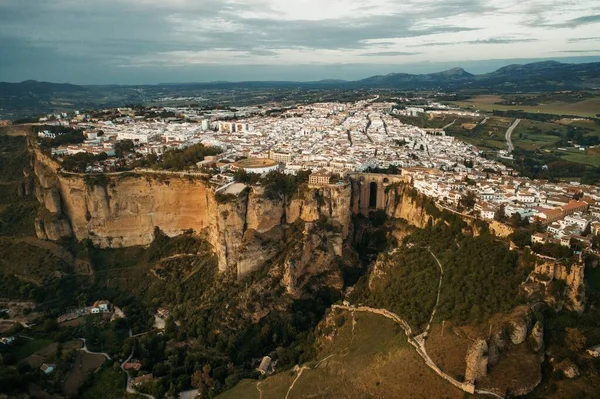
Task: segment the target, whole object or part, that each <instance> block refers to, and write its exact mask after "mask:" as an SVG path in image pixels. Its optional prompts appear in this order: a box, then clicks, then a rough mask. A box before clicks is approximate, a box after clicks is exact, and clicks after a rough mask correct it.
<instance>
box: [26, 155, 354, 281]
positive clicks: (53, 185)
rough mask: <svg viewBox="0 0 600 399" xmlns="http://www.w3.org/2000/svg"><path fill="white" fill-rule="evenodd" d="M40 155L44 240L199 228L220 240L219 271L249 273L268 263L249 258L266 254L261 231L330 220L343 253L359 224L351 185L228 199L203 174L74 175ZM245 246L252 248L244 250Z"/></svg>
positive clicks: (216, 243)
mask: <svg viewBox="0 0 600 399" xmlns="http://www.w3.org/2000/svg"><path fill="white" fill-rule="evenodd" d="M32 153H33V167H34V171H35V176H36V187H35V192H36V196H37V198H38V200H39V201H40V203H42V204H43V205H44V208H45V212H42V214H41V215H40V217H38V219H37V220H36V231H37V234H38V236H39V237H40V238H43V239H50V240H58V239H60V238H62V237H69V236H74V237H75V238H76V239H77V240H87V239H89V240H91V241H92V242H93V243H94V244H95V245H97V246H99V247H103V248H106V247H112V248H115V247H129V246H135V245H147V244H149V243H150V242H151V241H152V240H153V231H154V229H155V227H158V228H160V229H161V230H162V231H163V232H165V233H166V234H167V235H169V236H175V235H178V234H181V233H183V232H184V231H186V230H194V231H195V232H196V233H197V234H199V235H202V236H204V237H205V238H206V239H207V240H208V241H209V242H210V244H211V245H212V246H213V248H214V251H215V253H216V255H217V257H218V263H219V270H221V271H226V270H233V271H234V272H237V273H238V275H240V276H241V275H244V274H246V273H248V272H250V271H252V270H254V269H255V268H257V267H258V266H260V263H261V262H260V261H261V258H260V257H259V258H255V259H249V258H248V253H255V254H257V253H260V252H261V251H260V248H256V247H255V245H256V243H257V242H256V240H255V239H254V238H255V234H256V233H267V232H270V231H271V230H273V229H276V228H278V227H281V226H285V225H289V224H292V223H294V222H295V221H297V220H301V221H304V222H316V221H318V220H320V219H321V218H323V219H327V220H328V223H330V224H331V225H332V226H334V227H335V229H336V232H337V235H336V237H337V238H336V239H334V240H333V242H337V244H336V245H334V249H335V251H336V253H337V255H341V242H343V241H344V239H345V238H346V237H347V236H348V234H349V228H350V227H351V226H352V223H351V219H352V215H351V205H350V201H351V197H352V195H351V188H350V187H349V186H331V187H324V188H318V189H317V188H313V189H305V190H304V191H300V192H298V193H297V195H295V196H294V197H293V198H291V199H289V200H288V199H284V198H277V199H270V198H267V196H265V194H264V192H263V190H262V189H261V188H260V187H253V188H250V189H248V190H246V191H244V192H243V193H242V194H240V195H239V196H237V197H235V198H228V199H227V200H226V201H225V202H220V201H218V199H217V196H215V193H214V189H213V187H211V186H210V184H209V183H207V182H206V181H205V180H204V179H202V178H201V177H199V176H191V175H185V174H166V173H156V174H153V173H143V174H142V173H131V172H126V173H120V174H119V173H115V174H107V175H99V176H92V175H89V176H82V175H77V174H67V173H63V172H59V170H60V165H59V164H58V163H57V162H56V161H54V160H53V159H51V158H49V157H48V156H46V155H45V154H43V153H42V152H41V151H39V150H38V149H37V148H34V149H33V150H32ZM274 234H276V233H274ZM242 248H244V249H246V250H247V251H248V253H246V254H242V252H243V251H242ZM267 258H268V256H267ZM263 260H264V259H263Z"/></svg>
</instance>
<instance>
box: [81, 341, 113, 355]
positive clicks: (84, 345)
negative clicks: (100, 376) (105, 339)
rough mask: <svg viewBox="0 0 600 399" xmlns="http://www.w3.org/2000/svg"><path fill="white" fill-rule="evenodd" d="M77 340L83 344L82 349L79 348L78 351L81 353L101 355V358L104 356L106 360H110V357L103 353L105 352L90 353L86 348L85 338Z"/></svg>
mask: <svg viewBox="0 0 600 399" xmlns="http://www.w3.org/2000/svg"><path fill="white" fill-rule="evenodd" d="M79 340H80V341H81V342H83V348H80V349H79V350H80V351H83V352H85V353H89V354H90V355H102V356H104V357H105V358H106V360H112V359H111V358H110V355H109V354H108V353H105V352H92V351H90V350H89V349H88V347H87V342H86V340H85V338H79Z"/></svg>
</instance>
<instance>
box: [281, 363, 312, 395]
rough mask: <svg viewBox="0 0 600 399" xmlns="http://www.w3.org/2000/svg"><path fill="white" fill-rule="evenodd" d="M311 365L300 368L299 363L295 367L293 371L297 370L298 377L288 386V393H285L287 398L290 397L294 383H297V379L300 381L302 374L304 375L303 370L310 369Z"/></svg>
mask: <svg viewBox="0 0 600 399" xmlns="http://www.w3.org/2000/svg"><path fill="white" fill-rule="evenodd" d="M308 369H309V367H308V366H302V367H301V368H299V367H298V366H297V365H296V366H295V367H294V369H293V371H297V372H298V375H297V376H296V379H295V380H294V381H293V382H292V385H290V387H289V388H288V391H287V394H286V395H285V399H288V396H290V392H292V388H294V384H296V381H298V380H299V379H300V376H301V375H302V372H303V371H304V370H308Z"/></svg>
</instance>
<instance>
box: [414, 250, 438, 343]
mask: <svg viewBox="0 0 600 399" xmlns="http://www.w3.org/2000/svg"><path fill="white" fill-rule="evenodd" d="M427 250H428V251H429V253H430V254H431V256H433V258H434V259H435V261H436V262H437V264H438V267H439V268H440V282H439V284H438V292H437V298H436V300H435V305H434V306H433V311H432V312H431V317H430V318H429V322H428V323H427V327H425V331H424V332H423V334H421V335H420V336H419V337H420V339H422V340H423V341H425V340H426V339H427V336H428V335H429V330H430V329H431V323H433V318H434V316H435V312H437V308H438V305H439V304H440V294H441V293H442V280H443V279H444V267H443V266H442V263H441V262H440V260H439V259H438V257H437V256H435V254H434V253H433V252H431V248H429V247H428V248H427ZM419 337H417V339H419ZM423 345H425V344H424V343H423Z"/></svg>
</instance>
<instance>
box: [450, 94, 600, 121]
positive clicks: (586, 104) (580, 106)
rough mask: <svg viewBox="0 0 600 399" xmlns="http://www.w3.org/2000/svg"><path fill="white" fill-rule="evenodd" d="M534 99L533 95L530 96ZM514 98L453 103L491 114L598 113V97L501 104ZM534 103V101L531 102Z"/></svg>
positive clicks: (490, 97)
mask: <svg viewBox="0 0 600 399" xmlns="http://www.w3.org/2000/svg"><path fill="white" fill-rule="evenodd" d="M531 96H532V98H535V96H534V95H531ZM513 98H514V96H504V97H501V96H499V95H480V96H475V97H472V98H470V99H468V100H465V101H457V102H454V104H455V105H457V106H459V107H461V108H465V109H470V110H479V111H486V112H491V111H494V110H498V111H511V110H523V111H526V112H534V113H538V112H539V113H546V114H556V115H573V116H580V117H594V116H596V115H597V114H598V113H600V97H598V96H593V97H591V98H584V99H582V100H581V101H575V100H572V101H564V100H563V101H560V100H559V99H558V98H557V99H556V100H554V99H553V98H551V97H550V98H548V96H544V98H543V100H546V101H548V102H545V103H539V104H538V105H525V104H522V103H518V102H516V103H515V105H505V104H501V103H502V102H507V103H510V102H511V101H512V99H513ZM531 102H532V103H534V101H531Z"/></svg>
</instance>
